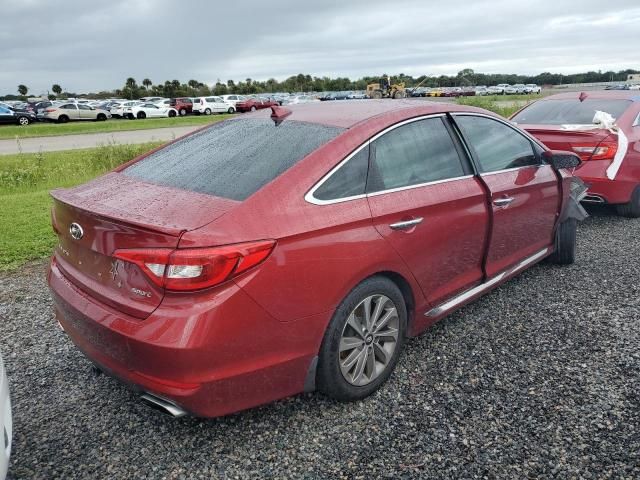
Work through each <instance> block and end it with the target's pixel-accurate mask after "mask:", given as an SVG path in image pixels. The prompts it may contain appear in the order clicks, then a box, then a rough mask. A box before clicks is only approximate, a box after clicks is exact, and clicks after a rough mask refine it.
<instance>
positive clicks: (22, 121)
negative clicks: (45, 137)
mask: <svg viewBox="0 0 640 480" xmlns="http://www.w3.org/2000/svg"><path fill="white" fill-rule="evenodd" d="M30 123H31V120H29V117H18V125H21V126H23V127H24V126H25V125H29V124H30Z"/></svg>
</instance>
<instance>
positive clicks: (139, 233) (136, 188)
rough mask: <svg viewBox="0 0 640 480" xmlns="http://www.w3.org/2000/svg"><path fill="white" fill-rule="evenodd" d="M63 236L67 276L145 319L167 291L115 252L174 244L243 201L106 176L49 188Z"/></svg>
mask: <svg viewBox="0 0 640 480" xmlns="http://www.w3.org/2000/svg"><path fill="white" fill-rule="evenodd" d="M51 195H52V197H53V199H54V204H53V209H52V223H53V226H54V229H55V230H56V233H57V234H58V241H59V244H58V246H57V248H56V250H55V257H56V261H57V263H58V265H59V267H60V269H61V270H62V271H63V273H64V274H65V276H66V277H67V278H68V279H69V280H70V281H71V282H72V283H74V284H75V285H76V286H77V287H78V288H80V289H82V290H83V291H85V292H86V293H87V294H89V295H91V296H92V297H94V298H96V299H98V300H99V301H101V302H103V303H105V304H107V305H109V306H111V307H113V308H115V309H117V310H119V311H122V312H124V313H127V314H129V315H133V316H135V317H138V318H146V317H147V316H148V315H149V314H150V313H151V312H153V310H155V308H156V307H157V306H158V305H159V304H160V302H161V301H162V298H163V296H164V291H163V289H161V288H159V287H158V286H156V285H155V284H154V283H153V282H152V281H151V280H149V278H148V277H147V276H146V275H145V274H144V273H143V272H142V271H141V270H140V268H139V267H137V266H136V265H134V264H130V263H127V262H123V261H120V260H116V259H114V258H113V257H112V254H113V252H114V251H115V250H117V249H124V248H176V247H177V246H178V242H179V240H180V236H181V235H182V234H183V233H184V232H186V231H189V230H194V229H197V228H199V227H201V226H203V225H205V224H207V223H209V222H211V221H213V220H215V219H216V218H219V217H220V216H222V215H224V214H225V213H226V212H228V211H229V210H230V209H232V208H233V207H234V206H236V205H238V204H239V202H237V201H234V200H228V199H223V198H218V197H214V196H211V195H204V194H201V193H196V192H189V191H186V190H179V189H175V188H170V187H165V186H159V185H154V184H150V183H146V182H141V181H139V180H136V179H133V178H130V177H127V176H125V175H122V174H120V173H109V174H107V175H104V176H102V177H99V178H97V179H95V180H93V181H91V182H89V183H86V184H84V185H81V186H79V187H75V188H71V189H63V190H54V191H53V192H51Z"/></svg>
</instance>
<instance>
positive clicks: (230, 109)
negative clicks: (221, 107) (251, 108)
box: [227, 107, 236, 113]
mask: <svg viewBox="0 0 640 480" xmlns="http://www.w3.org/2000/svg"><path fill="white" fill-rule="evenodd" d="M235 111H236V110H235V108H233V107H229V110H227V113H233V112H235Z"/></svg>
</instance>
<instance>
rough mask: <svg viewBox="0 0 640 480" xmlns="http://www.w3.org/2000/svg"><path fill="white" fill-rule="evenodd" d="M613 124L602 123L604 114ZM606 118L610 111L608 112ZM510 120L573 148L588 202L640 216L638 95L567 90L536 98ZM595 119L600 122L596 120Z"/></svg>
mask: <svg viewBox="0 0 640 480" xmlns="http://www.w3.org/2000/svg"><path fill="white" fill-rule="evenodd" d="M596 112H603V113H604V114H609V115H610V116H611V119H612V120H614V121H615V123H613V124H611V125H608V124H606V122H605V123H604V124H603V123H602V122H601V119H602V118H603V116H602V114H598V116H596ZM605 117H606V115H605ZM511 119H512V120H513V121H514V122H516V123H517V124H518V125H519V126H520V127H521V128H524V129H525V130H527V131H528V132H529V133H531V134H532V135H534V136H535V137H537V138H538V139H539V140H540V141H542V142H543V143H544V144H545V145H547V146H548V147H549V148H554V149H561V150H568V151H574V152H576V153H577V154H578V155H580V157H581V158H582V160H583V163H582V165H581V166H580V167H578V168H577V169H576V171H575V175H576V176H578V177H580V178H581V179H582V180H584V182H585V183H586V184H587V185H588V187H589V191H588V194H587V196H586V197H585V201H587V202H593V203H607V204H612V205H615V206H616V207H617V210H618V212H619V213H620V214H621V215H624V216H628V217H640V95H638V93H637V92H635V93H634V92H629V91H619V92H618V91H597V92H582V93H579V92H578V93H564V94H559V95H553V96H550V97H547V98H544V99H541V100H538V101H536V102H534V103H532V104H530V105H528V106H526V107H524V108H523V109H522V110H520V111H519V112H517V113H516V114H514V115H513V116H512V117H511ZM594 120H595V121H596V122H599V123H594Z"/></svg>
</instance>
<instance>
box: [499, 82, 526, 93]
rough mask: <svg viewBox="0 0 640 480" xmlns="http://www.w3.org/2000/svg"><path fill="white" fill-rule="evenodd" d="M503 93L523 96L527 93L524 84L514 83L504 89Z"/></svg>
mask: <svg viewBox="0 0 640 480" xmlns="http://www.w3.org/2000/svg"><path fill="white" fill-rule="evenodd" d="M504 93H505V94H507V95H524V94H525V93H527V87H526V86H525V85H524V83H516V84H514V85H511V86H510V87H507V88H505V89H504Z"/></svg>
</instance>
